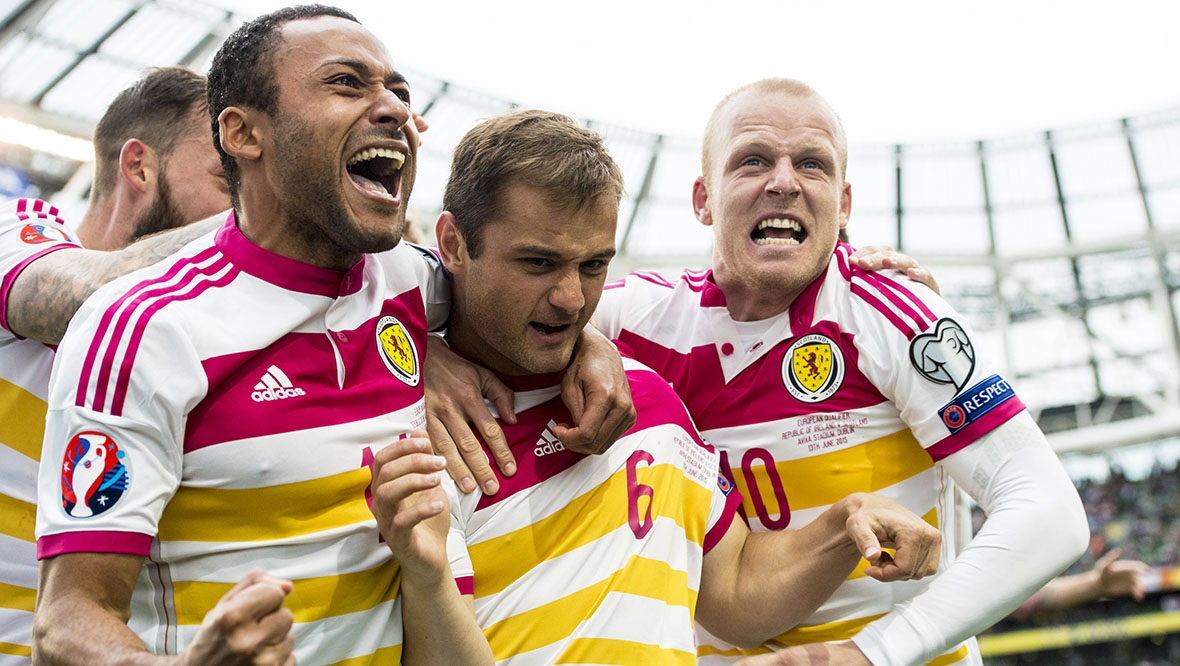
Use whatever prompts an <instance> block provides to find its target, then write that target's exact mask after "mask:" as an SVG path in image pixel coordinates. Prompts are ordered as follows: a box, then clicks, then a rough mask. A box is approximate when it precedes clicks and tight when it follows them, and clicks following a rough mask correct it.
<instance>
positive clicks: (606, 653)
mask: <svg viewBox="0 0 1180 666" xmlns="http://www.w3.org/2000/svg"><path fill="white" fill-rule="evenodd" d="M553 663H555V664H618V665H619V666H631V665H632V664H634V665H635V666H647V665H648V664H661V665H662V664H684V665H685V666H692V665H693V664H695V663H696V657H695V656H694V655H693V653H691V652H685V651H683V650H671V649H666V648H660V647H657V646H655V645H648V644H646V643H636V642H634V641H623V640H618V639H613V638H576V639H574V640H572V641H570V645H569V647H568V648H566V650H565V652H563V653H562V654H561V656H560V657H558V658H557V660H556V661H554V662H553Z"/></svg>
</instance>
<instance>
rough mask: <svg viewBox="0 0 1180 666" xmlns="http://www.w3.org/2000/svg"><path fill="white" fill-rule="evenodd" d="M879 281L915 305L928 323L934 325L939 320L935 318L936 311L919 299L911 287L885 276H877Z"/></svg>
mask: <svg viewBox="0 0 1180 666" xmlns="http://www.w3.org/2000/svg"><path fill="white" fill-rule="evenodd" d="M877 279H878V280H879V281H880V283H881V285H882V286H884V287H887V288H888V289H890V290H892V291H894V292H896V293H898V294H900V295H901V296H902V297H904V298H905V299H906V300H908V301H909V302H911V303H913V304H914V307H916V308H918V310H920V311H921V312H922V314H923V315H925V316H926V319H927V320H928V323H933V322H935V321H936V320H937V319H938V317H937V316H935V314H934V311H932V310H931V309H930V307H929V306H927V305H926V301H923V300H922V299H920V298H918V295H917V294H915V293H914V292H913V291H912V290H911V289H910V288H909V287H906V286H905V285H904V284H903V283H901V282H898V281H897V280H894V279H893V278H890V277H887V276H884V275H877Z"/></svg>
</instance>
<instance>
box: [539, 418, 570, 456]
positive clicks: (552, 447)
mask: <svg viewBox="0 0 1180 666" xmlns="http://www.w3.org/2000/svg"><path fill="white" fill-rule="evenodd" d="M556 427H557V423H556V422H554V421H553V419H549V423H548V424H547V425H546V426H545V431H544V432H542V433H541V439H538V440H537V444H536V448H534V449H533V453H535V454H536V455H537V457H538V458H540V457H541V456H545V455H549V454H550V453H556V452H558V451H564V450H565V444H562V443H561V440H560V439H558V438H557V435H554V434H553V428H556Z"/></svg>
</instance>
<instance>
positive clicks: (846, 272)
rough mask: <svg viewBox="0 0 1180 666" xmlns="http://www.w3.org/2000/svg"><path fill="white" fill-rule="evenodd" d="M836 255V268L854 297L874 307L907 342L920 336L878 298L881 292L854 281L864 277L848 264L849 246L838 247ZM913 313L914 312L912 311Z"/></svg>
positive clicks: (841, 245)
mask: <svg viewBox="0 0 1180 666" xmlns="http://www.w3.org/2000/svg"><path fill="white" fill-rule="evenodd" d="M836 253H837V255H838V257H837V260H836V266H837V267H839V269H840V275H841V276H842V277H843V278H844V279H845V280H846V281H847V282H848V288H849V290H850V291H851V292H852V293H853V294H854V295H856V296H859V297H860V298H861V300H863V301H864V302H865V303H868V304H869V305H871V306H873V308H874V309H876V310H877V312H880V313H881V316H883V317H885V319H887V320H888V321H889V323H891V324H893V325H894V326H895V327H897V330H899V331H901V334H902V335H904V336H905V337H906V339H907V340H912V339H914V336H915V335H917V334H918V331H915V330H914V329H913V327H912V326H910V325H909V324H907V323H906V322H904V321H902V320H901V317H899V316H897V313H896V312H894V311H893V310H892V309H890V307H889V306H888V305H885V303H883V302H882V301H881V299H880V298H878V296H880V295H881V293H880V292H878V291H870V290H869V289H867V288H866V287H865V286H864V285H863V284H860V283H859V282H857V281H855V280H853V278H854V277H862V276H861V275H860V271H856V272H855V273H854V271H853V268H852V266H850V265H849V264H848V246H847V245H844V244H840V245H838V246H836ZM887 297H888V296H887ZM911 312H913V311H912V310H911ZM919 321H920V320H919Z"/></svg>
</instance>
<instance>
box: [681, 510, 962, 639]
mask: <svg viewBox="0 0 1180 666" xmlns="http://www.w3.org/2000/svg"><path fill="white" fill-rule="evenodd" d="M941 544H942V535H941V534H940V533H939V531H938V530H936V529H935V528H933V527H931V526H930V525H929V524H927V523H926V522H925V521H923V520H922V519H921V518H919V517H918V516H916V515H914V514H913V512H911V511H909V510H907V509H905V508H904V507H902V506H901V505H899V504H897V503H895V502H893V501H892V500H888V499H885V498H883V497H879V496H877V495H873V494H870V493H853V494H852V495H849V496H847V497H845V498H844V499H842V500H840V501H838V502H836V503H835V504H833V505H832V506H831V507H830V508H829V509H828V510H826V511H825V512H824V513H823V514H821V515H820V516H819V518H817V519H816V520H815V521H813V522H811V523H809V524H808V525H806V526H805V527H803V528H801V529H798V530H783V531H779V532H757V533H751V532H750V530H749V528H748V527H746V524H745V523H744V522H742V521H738V520H735V521H734V522H733V524H732V525H731V526H730V528H729V530H728V531H727V532H726V533H725V536H723V537H722V538H721V540H720V541H719V542H718V543H717V545H716V546H714V547H713V549H712V550H710V551H709V552H708V553H707V554H706V555H705V561H704V567H703V569H702V572H701V590H700V596H699V598H698V601H697V610H696V620H697V622H699V623H700V624H701V626H703V627H704V628H706V629H708V630H709V632H710V633H713V634H714V635H716V636H718V637H719V638H722V639H724V640H726V641H729V642H730V643H733V644H734V645H738V646H744V647H754V646H757V645H761V644H762V643H763V642H765V641H767V640H769V639H770V638H773V637H774V636H777V635H779V634H782V633H784V632H786V631H787V630H789V629H791V628H793V627H794V626H795V625H796V624H798V623H799V622H800V621H802V620H803V619H805V618H806V617H808V616H809V615H811V613H812V612H814V611H815V609H816V608H818V607H819V606H820V604H822V603H823V602H824V601H825V600H826V599H827V598H828V596H829V595H831V593H832V591H833V590H835V589H836V588H837V587H838V586H839V585H840V583H842V582H843V581H844V580H845V578H847V577H848V574H849V573H851V572H852V570H853V568H854V567H855V566H856V564H857V563H858V562H859V561H860V559H861V557H864V558H865V559H866V560H868V561H869V564H870V565H871V566H869V568H868V569H866V571H865V573H866V575H868V576H870V577H872V578H875V579H877V580H880V581H882V582H889V581H894V580H907V579H918V578H922V577H924V576H929V575H932V574H934V573H935V572H936V571H937V570H938V559H939V552H940V548H941ZM883 547H884V548H892V549H895V550H896V552H895V554H894V555H893V556H890V555H889V554H887V553H886V552H884V551H883V550H882V548H883Z"/></svg>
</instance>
